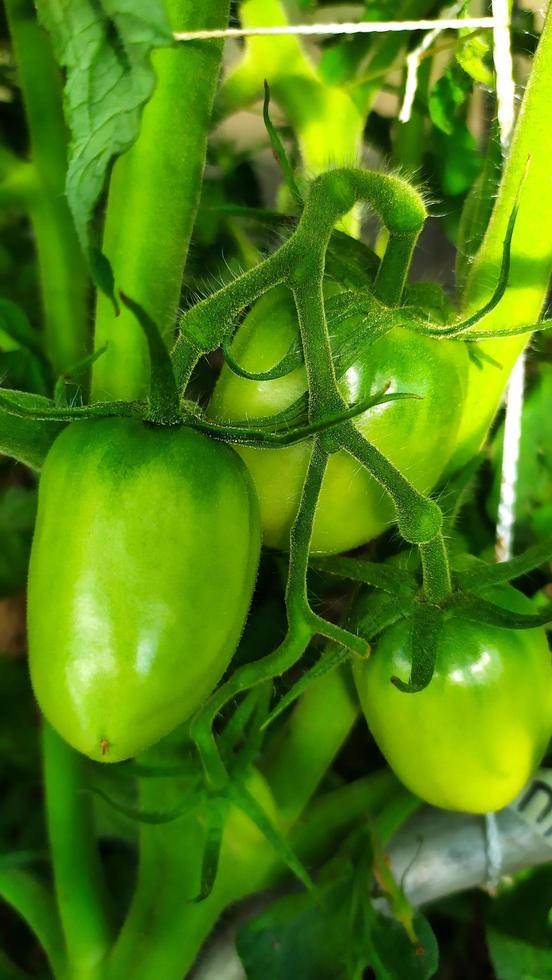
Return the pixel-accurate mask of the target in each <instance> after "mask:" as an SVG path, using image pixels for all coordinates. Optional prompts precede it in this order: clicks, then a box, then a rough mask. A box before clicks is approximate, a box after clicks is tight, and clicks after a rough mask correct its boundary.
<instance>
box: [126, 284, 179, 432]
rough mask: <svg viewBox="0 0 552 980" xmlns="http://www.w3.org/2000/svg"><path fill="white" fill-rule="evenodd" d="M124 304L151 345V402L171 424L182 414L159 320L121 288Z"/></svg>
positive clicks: (160, 417) (159, 419) (156, 416)
mask: <svg viewBox="0 0 552 980" xmlns="http://www.w3.org/2000/svg"><path fill="white" fill-rule="evenodd" d="M119 295H120V297H121V300H122V301H123V303H124V304H125V306H126V307H127V308H128V309H129V310H130V311H131V313H133V314H134V316H135V317H136V320H137V321H138V323H139V325H140V327H141V328H142V332H143V334H144V337H145V338H146V342H147V345H148V351H149V358H150V386H149V404H150V411H151V416H152V418H153V419H154V421H156V422H161V423H164V424H170V423H171V422H175V421H176V420H177V419H178V418H179V417H180V411H179V399H178V391H177V388H176V380H175V377H174V371H173V367H172V363H171V358H170V354H169V352H168V350H167V348H166V346H165V342H164V340H163V338H162V336H161V332H160V330H159V328H158V327H157V324H155V323H154V321H153V320H152V319H151V317H150V316H149V315H148V314H147V313H146V311H145V310H144V309H143V307H142V306H140V304H139V303H136V302H135V301H134V300H133V299H131V298H130V296H127V295H126V294H125V293H123V292H120V294H119Z"/></svg>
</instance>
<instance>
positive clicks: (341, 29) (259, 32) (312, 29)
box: [173, 11, 509, 41]
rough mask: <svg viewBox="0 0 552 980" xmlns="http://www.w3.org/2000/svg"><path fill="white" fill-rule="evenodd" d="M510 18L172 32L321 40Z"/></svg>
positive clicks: (192, 36)
mask: <svg viewBox="0 0 552 980" xmlns="http://www.w3.org/2000/svg"><path fill="white" fill-rule="evenodd" d="M508 26H509V17H508V12H507V11H506V17H505V18H504V19H502V20H498V19H497V17H496V16H493V17H451V18H449V19H447V18H443V19H439V20H401V21H398V20H385V21H383V20H382V21H369V22H368V21H363V22H361V23H360V24H356V23H344V24H285V25H283V26H281V27H227V28H225V29H224V30H213V31H175V32H174V34H173V37H174V39H175V41H216V40H224V39H225V38H231V37H232V38H240V37H293V36H296V35H300V36H302V37H323V36H327V35H337V34H387V33H389V32H390V31H393V32H397V31H431V30H433V29H434V28H437V29H438V30H440V31H448V30H451V31H456V30H460V28H463V27H470V28H472V29H473V30H476V29H479V28H482V29H490V30H496V29H498V28H499V27H502V28H505V29H506V30H508Z"/></svg>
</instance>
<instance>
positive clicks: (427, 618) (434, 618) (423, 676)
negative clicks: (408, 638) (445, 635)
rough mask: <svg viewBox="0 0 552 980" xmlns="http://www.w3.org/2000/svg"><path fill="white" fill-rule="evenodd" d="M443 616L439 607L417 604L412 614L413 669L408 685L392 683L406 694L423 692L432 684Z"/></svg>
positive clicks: (393, 678) (401, 682)
mask: <svg viewBox="0 0 552 980" xmlns="http://www.w3.org/2000/svg"><path fill="white" fill-rule="evenodd" d="M442 624H443V614H442V612H441V610H440V609H439V608H438V607H437V606H432V605H430V604H429V603H426V602H415V603H414V606H413V612H412V667H411V670H410V679H409V681H408V683H405V682H404V681H402V680H401V679H400V678H399V677H392V678H391V683H392V684H394V685H395V687H397V688H398V689H399V691H403V692H404V693H405V694H416V693H418V692H419V691H423V689H424V688H425V687H427V685H428V684H429V683H430V681H431V678H432V677H433V671H434V669H435V661H436V659H437V647H438V644H439V636H440V634H441V627H442Z"/></svg>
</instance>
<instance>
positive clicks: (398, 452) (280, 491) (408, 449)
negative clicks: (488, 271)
mask: <svg viewBox="0 0 552 980" xmlns="http://www.w3.org/2000/svg"><path fill="white" fill-rule="evenodd" d="M297 334H298V326H297V317H296V314H295V309H294V305H293V300H292V299H291V296H290V294H289V292H288V291H287V290H286V289H285V288H283V287H281V288H278V289H273V290H271V291H270V292H269V293H268V294H266V295H265V296H263V297H262V299H261V300H260V301H259V302H258V303H257V304H256V305H255V306H254V307H253V309H252V311H251V312H250V314H249V315H248V316H247V317H246V319H245V321H244V323H243V324H242V326H241V327H240V329H239V331H238V334H237V337H236V339H235V341H234V344H233V348H232V351H233V354H234V356H235V357H236V359H237V360H238V362H239V363H240V364H241V365H242V366H243V367H245V368H246V369H247V370H249V371H254V372H257V373H258V372H261V371H266V370H268V369H269V368H271V367H273V366H274V365H275V364H276V363H278V361H279V360H280V359H281V358H282V357H283V356H284V354H285V353H286V352H287V350H288V349H289V347H290V345H291V343H292V342H293V340H294V339H295V338H296V337H297ZM467 369H468V358H467V353H466V351H465V347H464V345H462V344H459V343H455V342H453V341H433V340H430V339H428V338H426V337H422V336H420V335H416V334H413V333H409V332H407V331H406V330H403V329H394V330H392V331H391V332H390V333H389V334H387V335H386V336H384V337H381V338H380V339H379V340H376V341H375V342H374V343H373V344H372V345H371V346H369V347H368V348H366V349H365V351H364V352H363V353H362V354H361V355H359V357H358V359H357V360H356V361H355V363H353V364H352V365H351V367H350V368H349V369H348V371H347V372H346V374H345V375H344V377H343V378H342V379H341V381H340V388H341V391H342V393H343V395H344V396H345V397H346V398H347V400H348V401H349V402H350V403H352V402H354V401H357V400H359V399H361V398H365V397H367V396H368V395H369V394H370V393H375V392H378V391H381V390H382V389H383V388H384V387H385V386H386V385H387V384H389V391H390V392H396V391H400V392H409V393H412V394H415V395H418V396H420V399H421V400H408V401H398V402H394V403H389V404H387V405H382V406H378V407H377V408H373V409H371V410H370V411H369V412H367V413H365V414H364V415H363V416H361V417H360V418H359V419H358V420H357V423H356V424H357V425H358V428H359V429H360V431H361V432H362V433H363V434H364V435H365V436H366V437H367V438H368V439H369V440H370V441H372V442H373V443H374V444H375V445H376V446H377V447H378V449H380V450H381V451H382V452H383V453H384V454H385V455H386V456H388V458H389V459H390V460H391V461H392V462H393V463H394V464H395V465H396V466H397V467H398V469H400V470H401V472H402V473H403V474H404V475H405V476H406V477H407V478H408V479H409V480H411V482H412V483H413V484H414V485H415V486H416V487H417V488H418V489H419V490H421V491H424V492H425V491H428V490H430V489H431V488H432V487H433V486H435V484H436V482H437V480H438V478H439V476H440V474H441V472H442V470H443V468H444V466H445V463H446V461H447V459H448V458H449V456H450V454H451V452H452V450H453V448H454V445H455V440H456V435H457V429H458V425H459V420H460V409H461V405H462V399H463V396H464V384H465V380H466V377H467ZM305 388H306V381H305V371H304V368H303V367H301V368H298V369H296V370H295V371H294V372H293V373H292V374H290V375H288V376H286V377H284V378H281V379H277V380H274V381H251V380H248V379H244V378H241V377H238V376H236V375H235V374H233V373H232V372H231V371H230V369H229V368H228V367H227V366H225V367H224V368H223V370H222V372H221V375H220V378H219V380H218V383H217V386H216V388H215V392H214V396H213V399H212V402H211V409H210V410H211V413H212V414H214V415H217V416H219V417H221V418H229V419H250V420H254V419H255V418H258V417H260V416H264V415H271V414H275V413H278V412H281V411H283V410H284V409H285V408H287V407H288V406H289V405H291V404H292V403H293V402H294V401H295V400H296V399H297V398H298V397H299V396H300V395H301V394H302V393H303V392H304V391H305ZM238 452H239V453H240V455H241V456H242V458H243V459H244V460H245V462H246V464H247V466H248V469H249V471H250V473H251V476H252V477H253V482H254V484H255V488H256V491H257V496H258V498H259V502H260V508H261V524H262V529H263V540H264V543H265V544H266V545H269V546H271V547H275V548H280V549H284V550H285V549H287V548H288V546H289V544H288V539H289V529H290V526H291V523H292V521H293V518H294V516H295V513H296V511H297V506H298V503H299V499H300V494H301V489H302V485H303V480H304V476H305V472H306V468H307V464H308V457H309V452H310V441H305V442H302V443H299V444H296V445H294V446H290V447H287V448H285V449H262V450H261V449H254V448H251V447H239V448H238ZM393 519H394V509H393V507H392V504H391V502H390V500H389V497H388V496H387V494H386V492H385V491H384V490H383V489H382V488H381V486H380V485H379V484H378V483H376V481H375V480H374V479H373V478H372V477H371V476H370V475H369V474H368V473H367V471H366V470H364V469H363V468H362V467H361V466H360V464H359V463H358V462H357V461H356V460H354V459H353V458H352V457H350V456H348V455H347V454H346V453H344V452H341V453H339V454H337V455H336V456H333V457H332V458H331V459H330V462H329V464H328V468H327V471H326V475H325V477H324V484H323V487H322V492H321V496H320V500H319V504H318V508H317V512H316V517H315V523H314V529H313V538H312V546H311V550H312V552H314V553H320V554H335V553H338V552H340V551H345V550H348V549H350V548H355V547H357V546H359V545H361V544H364V543H365V542H367V541H369V540H371V539H372V538H374V537H376V536H377V535H379V534H381V533H382V531H384V530H385V529H386V528H387V527H389V526H390V525H391V523H392V522H393Z"/></svg>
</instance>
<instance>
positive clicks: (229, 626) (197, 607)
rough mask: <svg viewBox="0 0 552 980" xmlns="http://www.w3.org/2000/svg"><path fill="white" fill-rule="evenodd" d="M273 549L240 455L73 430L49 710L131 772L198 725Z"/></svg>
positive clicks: (40, 604) (46, 537) (38, 550)
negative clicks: (172, 737)
mask: <svg viewBox="0 0 552 980" xmlns="http://www.w3.org/2000/svg"><path fill="white" fill-rule="evenodd" d="M259 552H260V529H259V516H258V506H257V502H256V499H255V494H254V491H253V488H252V486H251V480H250V478H249V476H248V473H247V470H246V468H245V466H244V465H243V463H242V461H241V460H240V459H239V457H238V456H237V454H236V453H235V452H234V451H233V450H232V449H230V448H229V447H227V446H223V445H221V444H219V443H216V442H214V441H212V440H211V439H209V438H208V437H207V436H204V435H201V434H200V433H198V432H196V431H195V430H193V429H190V428H186V427H174V428H158V427H153V426H148V425H147V424H144V423H142V422H140V421H135V420H129V419H102V420H98V421H93V422H89V421H87V422H77V423H74V424H72V425H70V426H69V427H68V428H67V429H65V431H64V432H63V433H62V434H61V435H60V436H59V438H58V439H57V440H56V442H55V443H54V445H53V447H52V449H51V451H50V453H49V454H48V457H47V459H46V462H45V465H44V469H43V472H42V476H41V480H40V489H39V504H38V517H37V524H36V530H35V535H34V541H33V546H32V553H31V562H30V572H29V598H28V618H29V658H30V668H31V678H32V682H33V687H34V691H35V694H36V697H37V700H38V703H39V705H40V707H41V708H42V711H43V712H44V714H45V716H46V718H47V719H48V720H49V721H50V723H51V724H52V725H53V726H54V727H55V728H56V729H57V730H58V732H59V733H60V734H61V735H62V736H63V737H64V738H65V739H66V740H67V741H68V742H69V743H70V744H71V745H73V746H74V747H75V748H76V749H79V750H80V751H81V752H83V753H85V754H86V755H88V756H90V757H91V758H93V759H96V760H99V761H105V762H118V761H120V760H122V759H127V758H129V757H131V756H133V755H135V754H136V753H138V752H140V751H142V750H143V749H145V748H146V747H148V746H149V745H151V744H153V743H155V742H156V741H157V740H158V739H160V738H161V737H162V736H163V735H165V734H166V733H167V732H169V731H171V730H172V729H173V728H175V727H176V726H177V725H179V724H180V723H181V722H183V721H185V720H186V719H187V718H188V717H189V716H190V715H191V713H192V712H193V711H194V710H195V709H196V708H197V707H198V706H199V704H200V703H201V702H202V701H203V699H204V698H205V697H207V695H209V693H210V692H211V690H212V689H213V687H214V686H215V684H216V683H217V682H218V681H219V680H220V678H221V676H222V674H223V673H224V671H225V670H226V668H227V666H228V664H229V661H230V659H231V657H232V655H233V653H234V650H235V647H236V645H237V642H238V640H239V637H240V634H241V631H242V629H243V625H244V621H245V617H246V615H247V611H248V608H249V603H250V600H251V594H252V591H253V587H254V582H255V576H256V570H257V563H258V558H259Z"/></svg>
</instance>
